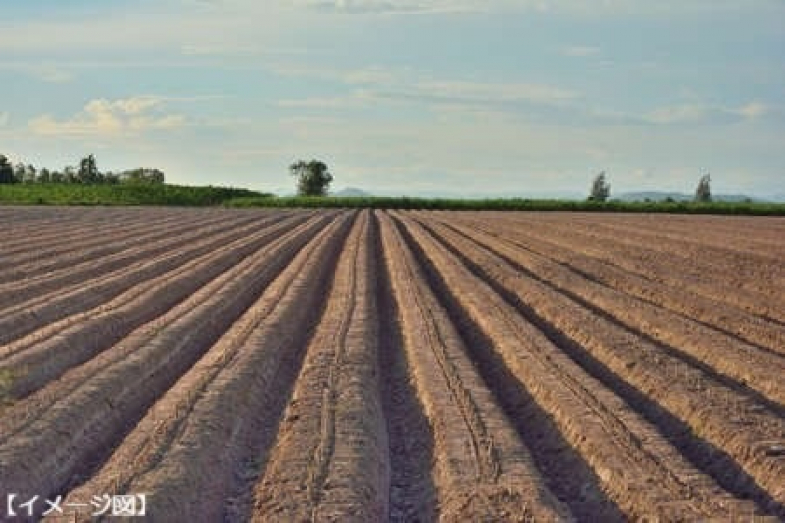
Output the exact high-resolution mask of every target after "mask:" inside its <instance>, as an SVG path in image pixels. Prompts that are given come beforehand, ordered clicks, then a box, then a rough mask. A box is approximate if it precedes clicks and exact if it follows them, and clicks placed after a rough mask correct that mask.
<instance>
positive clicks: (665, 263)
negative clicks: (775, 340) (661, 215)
mask: <svg viewBox="0 0 785 523" xmlns="http://www.w3.org/2000/svg"><path fill="white" fill-rule="evenodd" d="M582 220H583V217H582V216H581V217H574V218H573V219H572V220H570V221H569V222H567V221H566V219H564V218H562V219H561V220H560V219H554V220H553V221H552V222H544V223H543V222H542V219H540V220H531V218H529V217H527V218H525V221H524V220H521V219H514V223H515V224H516V225H512V224H511V223H510V222H509V221H507V219H505V218H503V217H502V218H500V223H498V224H497V225H498V226H500V228H501V229H502V230H503V229H506V228H511V229H516V228H522V229H530V228H531V229H535V228H536V229H538V232H539V233H540V234H544V235H549V236H550V237H553V238H558V239H564V240H567V241H569V242H570V243H573V242H575V243H580V244H583V245H585V246H586V247H585V248H586V249H587V251H588V252H589V253H590V254H591V255H592V256H593V257H596V258H599V259H601V260H603V261H605V262H607V263H610V264H613V265H617V266H619V267H621V268H624V269H625V270H628V271H630V272H633V273H637V274H640V275H642V276H644V277H646V278H648V279H650V280H653V281H656V282H661V283H664V284H666V285H668V286H671V287H674V288H683V287H687V288H689V289H690V290H691V291H692V292H695V293H698V294H701V295H704V296H706V297H709V298H712V299H716V300H719V301H724V302H727V303H729V304H731V305H735V306H738V307H740V308H742V309H744V310H747V311H749V312H751V313H753V314H756V315H758V316H761V317H762V318H765V319H772V320H774V321H776V322H778V323H779V324H780V325H784V324H785V303H783V302H782V299H781V298H777V297H773V296H771V295H770V294H769V295H764V294H761V293H760V292H758V291H753V290H750V289H747V288H744V287H743V286H742V282H743V281H748V280H754V279H755V278H757V274H755V272H754V269H755V268H756V266H757V265H756V264H754V263H752V262H751V261H749V260H747V262H746V264H745V266H744V268H743V270H730V271H727V270H720V269H718V268H717V267H716V266H714V265H713V263H714V261H715V259H716V258H713V257H706V256H705V254H701V253H693V254H692V255H688V254H687V253H684V252H680V251H678V250H663V249H658V248H657V246H656V245H655V244H650V243H640V242H638V241H636V240H634V239H630V238H628V237H626V236H620V235H616V236H613V235H599V234H597V232H596V231H595V230H594V229H592V228H591V227H587V226H585V225H584V224H583V222H582ZM565 222H566V223H565ZM774 270H776V271H779V272H777V274H778V278H780V277H781V276H782V267H781V266H779V269H777V268H776V266H775V267H773V268H772V269H770V270H769V271H768V272H771V271H774ZM750 272H751V274H747V275H746V276H745V273H750ZM720 282H722V283H720ZM728 288H733V292H728V291H727V289H728Z"/></svg>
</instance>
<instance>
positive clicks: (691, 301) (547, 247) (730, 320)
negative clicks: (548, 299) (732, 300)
mask: <svg viewBox="0 0 785 523" xmlns="http://www.w3.org/2000/svg"><path fill="white" fill-rule="evenodd" d="M446 218H448V216H446V215H440V219H442V221H444V219H446ZM452 221H453V222H458V220H454V218H453V220H452ZM459 223H463V224H466V225H467V226H470V227H471V228H473V229H476V230H477V231H482V233H484V234H488V235H491V236H494V237H496V238H498V239H499V240H500V241H502V240H507V241H508V242H509V243H511V244H514V245H516V246H517V247H520V248H522V249H526V250H530V251H532V252H534V253H536V254H539V255H541V256H544V257H546V258H549V259H552V260H553V261H554V262H558V263H559V264H562V265H563V266H564V267H567V268H569V269H570V270H572V271H574V272H576V273H578V274H580V275H582V276H584V277H585V278H587V279H590V280H592V281H595V282H598V283H601V284H603V285H605V286H607V287H611V288H613V289H616V290H618V291H620V292H623V293H626V294H629V295H631V296H634V297H637V298H640V299H642V300H645V301H647V302H649V303H651V304H655V305H658V306H661V307H665V308H668V309H669V310H671V311H673V312H676V313H678V314H680V315H682V316H684V317H687V318H690V319H693V320H696V321H699V322H701V323H703V324H705V325H706V326H709V327H711V328H713V329H716V330H719V331H722V332H725V333H727V334H730V335H731V336H736V337H738V338H739V339H741V340H746V341H747V342H749V343H753V344H756V345H758V346H760V347H762V348H764V349H765V350H769V351H773V352H778V353H780V354H785V328H783V327H782V326H780V325H777V324H774V323H772V322H767V321H765V320H763V319H761V318H758V317H757V316H754V315H752V314H749V313H748V312H746V311H743V310H741V309H739V308H737V307H734V306H730V305H728V304H727V303H725V302H720V301H718V300H715V299H712V298H707V297H705V296H701V295H699V294H695V293H694V292H692V291H691V290H689V289H688V288H685V287H684V286H682V287H672V286H668V285H665V284H664V283H660V282H657V281H653V280H650V279H647V278H645V277H643V276H641V275H638V274H635V273H632V272H630V271H626V270H623V269H621V268H619V267H617V266H615V265H612V264H610V263H607V262H603V261H602V260H598V259H596V258H593V257H592V256H591V255H590V254H589V252H590V251H591V248H590V246H587V245H585V244H582V243H580V242H574V241H573V242H570V241H565V240H560V239H559V238H558V237H554V236H553V235H546V234H538V231H537V230H532V229H526V230H521V229H516V230H509V229H507V230H504V231H502V230H500V229H494V228H493V227H490V226H488V224H487V223H484V222H483V221H482V220H479V219H473V218H472V219H461V220H460V221H459Z"/></svg>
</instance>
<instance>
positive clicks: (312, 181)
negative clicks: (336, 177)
mask: <svg viewBox="0 0 785 523" xmlns="http://www.w3.org/2000/svg"><path fill="white" fill-rule="evenodd" d="M289 170H290V171H291V173H292V176H296V177H297V194H298V195H300V196H327V191H328V189H329V187H330V182H332V181H333V175H332V174H330V172H329V171H328V170H327V165H326V164H325V163H324V162H320V161H318V160H311V161H310V162H307V163H306V162H304V161H302V160H300V161H298V162H295V163H293V164H292V165H290V166H289Z"/></svg>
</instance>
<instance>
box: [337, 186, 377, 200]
mask: <svg viewBox="0 0 785 523" xmlns="http://www.w3.org/2000/svg"><path fill="white" fill-rule="evenodd" d="M330 196H338V197H341V198H346V197H350V198H357V197H360V196H371V193H369V192H365V191H363V190H362V189H358V188H356V187H346V188H344V189H341V190H340V191H336V192H334V193H332V194H330Z"/></svg>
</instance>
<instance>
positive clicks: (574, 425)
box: [399, 216, 754, 520]
mask: <svg viewBox="0 0 785 523" xmlns="http://www.w3.org/2000/svg"><path fill="white" fill-rule="evenodd" d="M399 219H400V220H401V222H402V223H403V224H405V225H406V227H407V229H408V231H409V233H410V234H411V236H412V240H413V241H416V242H417V243H418V244H419V245H420V246H421V248H422V249H423V254H422V256H423V257H425V258H427V259H428V260H429V261H428V263H431V264H433V266H434V269H435V270H436V271H437V272H438V274H439V277H440V278H443V281H444V287H446V288H447V289H449V290H450V292H451V293H453V295H454V299H455V300H456V301H457V303H459V304H460V306H461V307H462V308H463V309H465V311H466V314H467V315H468V316H469V317H470V318H471V320H472V321H473V322H474V323H476V324H477V325H478V326H479V328H481V329H482V330H483V331H484V332H486V334H487V335H488V336H489V338H490V340H491V341H492V343H493V345H494V348H495V350H497V351H498V352H499V354H500V355H501V357H502V359H503V360H504V361H505V363H506V364H507V365H508V366H509V368H510V371H511V372H513V373H514V374H515V375H516V377H518V379H520V380H521V382H522V383H523V384H524V385H525V386H526V388H527V389H528V390H529V392H530V393H531V394H532V396H533V397H534V399H535V400H536V401H537V402H538V403H540V405H541V406H542V407H543V408H544V409H546V410H548V411H549V412H550V414H551V415H552V416H553V417H554V419H555V421H556V423H557V424H558V425H559V428H560V429H561V431H562V432H563V434H564V435H565V437H566V438H567V439H568V441H569V442H570V444H572V445H573V446H575V447H576V448H577V449H579V451H580V452H581V454H582V455H584V456H585V459H587V461H588V462H589V463H590V464H591V466H592V468H593V469H594V470H595V471H596V472H597V475H598V476H599V478H600V480H601V481H602V483H603V486H604V488H605V489H607V490H608V491H609V492H610V493H611V495H612V498H613V500H614V501H615V502H616V503H617V504H618V505H619V506H620V507H621V508H622V509H623V510H624V511H625V513H626V514H627V515H628V516H629V517H632V518H635V519H647V518H655V519H665V520H670V519H674V518H677V517H686V518H687V519H700V518H720V517H730V516H731V515H733V514H736V513H738V512H737V511H739V510H741V511H742V513H743V512H752V511H754V506H749V505H748V504H747V506H745V504H744V503H743V502H742V501H740V500H735V499H734V498H733V497H732V496H730V495H729V494H727V493H723V492H722V490H721V489H720V488H719V487H718V486H717V485H716V484H715V483H714V482H713V481H712V480H711V478H709V477H708V476H706V475H705V474H703V473H701V472H700V471H699V470H697V469H695V468H694V467H692V466H691V465H690V464H689V463H688V462H687V461H686V460H684V459H683V458H682V457H681V455H680V453H679V452H678V450H677V449H674V448H673V447H672V446H671V445H670V444H669V443H668V442H667V441H666V440H665V438H663V437H662V436H661V435H660V434H659V433H658V432H657V431H656V430H655V429H654V428H653V427H651V426H650V425H649V424H648V423H647V422H646V421H645V420H643V419H642V418H641V417H640V416H639V415H637V414H636V413H635V412H634V411H633V410H632V409H630V408H629V407H628V406H627V405H626V404H625V403H624V402H623V401H622V400H621V398H619V397H618V396H617V395H615V394H614V392H613V391H610V390H608V389H606V388H604V387H603V386H602V384H600V383H598V382H597V381H596V380H594V379H593V378H592V377H591V376H589V375H588V374H587V373H586V372H585V371H584V370H583V369H582V368H581V367H580V366H578V365H576V364H575V363H574V362H573V361H572V360H571V359H569V358H568V357H567V356H566V355H565V354H564V353H563V352H562V351H561V350H560V348H559V347H558V346H555V345H553V344H551V343H550V341H549V340H548V339H547V338H546V337H545V336H543V334H542V333H540V332H538V330H537V329H536V328H535V327H534V326H532V325H531V324H529V323H528V322H526V321H524V320H523V318H522V317H521V316H520V315H519V314H518V312H517V310H516V309H515V308H514V307H512V305H510V304H509V303H507V302H506V301H505V300H504V299H503V298H502V297H501V296H500V295H499V294H497V293H496V292H495V291H494V289H493V288H492V287H491V286H489V285H488V284H487V283H485V282H484V281H483V280H482V279H478V277H477V276H476V275H474V274H472V272H471V271H470V270H469V269H468V268H466V267H464V266H463V265H462V263H461V262H460V261H459V260H458V259H456V258H455V255H454V254H452V253H451V252H450V251H449V250H448V249H446V248H445V247H444V246H442V245H441V244H440V243H437V241H436V240H435V239H434V237H432V236H431V234H429V233H428V232H427V231H426V229H423V228H422V226H421V225H420V224H418V223H417V222H415V221H413V220H411V219H410V218H409V217H406V216H399ZM437 228H438V227H437V226H434V229H437ZM439 234H440V235H442V234H444V237H449V236H448V235H449V231H447V230H443V229H441V228H439ZM450 239H454V238H450ZM456 247H457V246H456ZM457 248H458V249H459V250H460V251H461V252H465V253H466V254H467V256H471V254H472V252H471V251H472V250H473V249H472V247H471V246H470V245H468V244H462V245H460V247H457Z"/></svg>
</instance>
